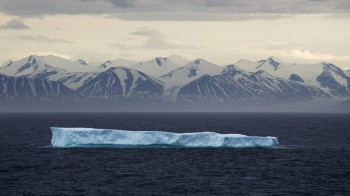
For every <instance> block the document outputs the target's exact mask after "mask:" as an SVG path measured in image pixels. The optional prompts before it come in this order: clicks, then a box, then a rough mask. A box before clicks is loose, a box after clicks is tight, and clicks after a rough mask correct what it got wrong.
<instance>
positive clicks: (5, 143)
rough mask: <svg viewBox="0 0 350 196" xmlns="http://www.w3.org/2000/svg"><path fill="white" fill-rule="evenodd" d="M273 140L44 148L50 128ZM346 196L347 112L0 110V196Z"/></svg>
mask: <svg viewBox="0 0 350 196" xmlns="http://www.w3.org/2000/svg"><path fill="white" fill-rule="evenodd" d="M51 126H56V127H95V128H115V129H125V130H165V131H173V132H198V131H214V132H219V133H241V134H245V135H258V136H276V137H278V138H279V142H280V147H279V148H276V149H213V148H199V149H184V148H150V149H147V148H140V149H130V148H127V149H121V148H74V149H55V148H51V147H48V146H49V145H50V140H51V132H50V129H49V127H51ZM214 194H218V195H302V194H313V195H350V115H348V114H225V113H110V114H108V113H104V114H101V113H94V114H92V113H89V114H86V113H76V114H68V113H66V114H64V113H61V114H0V195H214Z"/></svg>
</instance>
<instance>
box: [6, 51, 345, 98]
mask: <svg viewBox="0 0 350 196" xmlns="http://www.w3.org/2000/svg"><path fill="white" fill-rule="evenodd" d="M115 66H116V67H115ZM0 73H1V74H3V75H1V77H2V78H1V80H2V83H0V85H2V86H1V87H0V90H1V92H0V93H3V94H1V95H0V96H1V99H4V98H5V97H6V99H7V100H11V99H15V98H13V97H16V96H17V95H18V96H17V97H26V98H27V97H29V98H28V99H29V100H33V99H35V100H36V99H38V100H39V99H41V97H42V98H43V100H51V99H52V98H58V97H60V96H61V95H62V96H67V97H69V96H70V95H73V94H74V95H77V96H79V98H81V99H84V100H85V101H86V100H94V99H98V100H101V99H100V98H102V100H104V99H110V98H112V99H113V98H122V99H123V100H125V99H134V98H140V100H142V99H143V98H147V99H152V100H153V99H154V100H157V101H161V102H163V101H165V102H180V103H183V102H205V103H225V104H226V103H257V104H260V103H267V104H271V103H278V102H286V101H287V102H293V101H304V100H311V99H314V98H316V99H322V100H328V99H331V98H332V99H335V98H340V99H345V98H347V97H350V85H349V84H350V75H349V74H348V73H347V72H346V71H344V70H342V69H340V68H338V67H337V66H335V65H333V64H331V63H325V62H322V63H318V64H311V65H306V64H290V63H287V62H284V61H282V60H280V59H278V58H275V57H270V58H268V59H266V60H260V61H257V62H252V61H249V60H240V61H239V62H237V63H235V64H233V65H228V66H218V65H216V64H214V63H211V62H208V61H206V60H204V59H196V60H193V61H190V62H188V61H187V60H186V59H184V58H182V57H180V56H176V55H172V56H170V57H167V58H162V57H157V58H154V59H151V60H149V61H143V62H138V61H130V60H125V59H117V60H115V61H107V62H105V63H104V64H102V65H101V66H98V65H96V66H93V65H91V64H88V63H86V61H84V60H82V59H79V60H78V61H76V62H72V61H69V60H66V59H63V58H60V57H55V56H35V55H32V56H29V57H26V58H24V59H21V60H18V61H7V62H6V63H5V64H4V65H3V66H2V67H1V68H0ZM5 75H6V76H5ZM28 86H30V87H28ZM67 87H69V88H67ZM34 95H35V96H34ZM33 97H34V98H33ZM48 97H49V98H48ZM117 100H120V99H117ZM157 103H158V102H157Z"/></svg>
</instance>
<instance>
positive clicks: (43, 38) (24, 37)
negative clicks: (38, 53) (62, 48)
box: [13, 35, 74, 44]
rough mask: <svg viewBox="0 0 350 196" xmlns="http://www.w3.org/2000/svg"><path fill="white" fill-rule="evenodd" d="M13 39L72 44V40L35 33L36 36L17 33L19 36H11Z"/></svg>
mask: <svg viewBox="0 0 350 196" xmlns="http://www.w3.org/2000/svg"><path fill="white" fill-rule="evenodd" d="M13 39H17V40H23V41H36V42H46V43H61V44H74V42H72V41H68V40H65V39H51V38H48V37H46V36H42V35H37V36H31V35H19V36H16V37H13Z"/></svg>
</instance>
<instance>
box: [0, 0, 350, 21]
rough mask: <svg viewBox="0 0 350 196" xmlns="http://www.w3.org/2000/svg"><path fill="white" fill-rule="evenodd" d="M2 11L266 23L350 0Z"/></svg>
mask: <svg viewBox="0 0 350 196" xmlns="http://www.w3.org/2000/svg"><path fill="white" fill-rule="evenodd" d="M0 12H2V13H5V14H8V15H14V16H22V17H28V16H29V17H40V16H45V15H55V14H72V15H76V14H104V15H111V16H114V17H118V18H121V19H124V20H153V21H160V20H174V21H175V20H217V21H219V20H232V21H239V20H264V19H279V18H281V17H284V16H286V15H291V14H292V15H294V14H344V13H349V12H350V3H349V1H348V0H333V1H331V0H293V1H287V0H283V1H282V0H249V1H247V0H176V1H174V0H60V1H57V0H30V1H23V0H2V2H1V4H0Z"/></svg>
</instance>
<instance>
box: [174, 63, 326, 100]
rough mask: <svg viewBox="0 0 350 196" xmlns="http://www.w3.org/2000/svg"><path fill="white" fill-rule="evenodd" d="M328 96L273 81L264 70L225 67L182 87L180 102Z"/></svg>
mask: <svg viewBox="0 0 350 196" xmlns="http://www.w3.org/2000/svg"><path fill="white" fill-rule="evenodd" d="M313 97H323V98H326V97H329V94H327V93H326V92H324V91H322V90H321V89H319V88H316V87H312V86H308V85H305V84H303V83H301V82H295V81H290V80H285V79H282V78H276V77H273V76H271V75H269V74H268V73H266V72H264V71H260V72H258V73H252V72H245V71H243V70H241V69H239V68H238V67H236V66H234V65H228V66H227V67H226V69H225V70H223V71H222V73H221V74H219V75H215V76H209V75H205V76H202V77H200V78H198V79H196V80H194V81H192V82H191V83H189V84H187V85H185V86H184V87H182V88H181V89H180V91H179V94H178V98H177V100H178V101H180V102H183V101H185V102H197V101H200V102H203V101H204V102H209V103H264V102H265V103H269V102H278V101H285V100H300V99H311V98H313Z"/></svg>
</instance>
